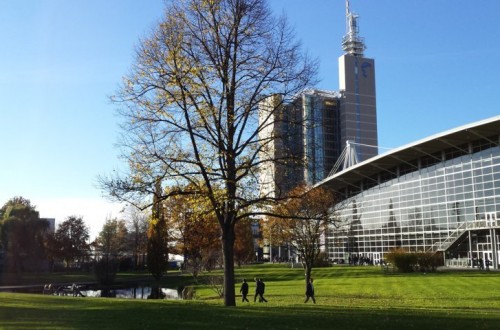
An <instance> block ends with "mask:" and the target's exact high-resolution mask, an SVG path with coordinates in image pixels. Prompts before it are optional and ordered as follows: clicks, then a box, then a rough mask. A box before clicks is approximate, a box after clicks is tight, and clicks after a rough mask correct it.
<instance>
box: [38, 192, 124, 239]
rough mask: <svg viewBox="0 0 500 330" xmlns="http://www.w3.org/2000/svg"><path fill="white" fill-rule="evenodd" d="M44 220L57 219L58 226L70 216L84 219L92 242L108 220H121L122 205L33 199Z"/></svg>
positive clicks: (59, 199) (94, 201)
mask: <svg viewBox="0 0 500 330" xmlns="http://www.w3.org/2000/svg"><path fill="white" fill-rule="evenodd" d="M31 203H32V204H33V205H35V207H36V209H37V211H39V213H40V217H42V218H55V219H56V228H57V226H58V225H59V224H60V223H62V222H63V221H64V220H66V218H67V217H69V216H73V215H75V216H78V217H80V216H81V217H82V218H83V221H84V222H85V224H86V225H87V226H88V227H89V234H90V238H91V240H94V238H95V237H96V236H97V235H98V234H99V232H100V231H101V229H102V226H103V224H104V223H105V221H106V219H108V218H115V217H117V218H120V217H121V214H120V211H121V210H122V209H123V205H122V204H118V203H111V202H109V201H106V200H104V199H101V198H95V197H89V198H35V199H31Z"/></svg>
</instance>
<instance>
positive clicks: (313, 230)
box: [263, 186, 339, 283]
mask: <svg viewBox="0 0 500 330" xmlns="http://www.w3.org/2000/svg"><path fill="white" fill-rule="evenodd" d="M338 206H339V204H337V197H336V196H335V194H334V193H332V192H331V191H328V190H326V189H323V188H320V187H317V188H311V187H307V186H299V187H297V188H295V189H293V190H292V191H291V192H290V193H289V195H288V199H287V200H286V201H284V202H283V203H280V204H277V205H276V207H275V213H276V215H277V216H274V217H268V218H267V219H266V220H265V221H264V222H263V232H264V236H265V237H272V240H273V243H275V244H290V245H291V246H292V247H294V248H295V250H296V251H297V254H298V256H299V258H300V261H301V263H302V266H303V267H304V270H305V276H306V283H308V282H309V279H310V278H311V272H312V269H313V266H314V264H315V262H316V261H317V260H318V256H319V254H320V252H321V248H322V246H323V245H324V239H322V238H324V236H325V234H326V232H327V230H328V227H329V226H330V225H335V224H336V223H337V222H338V220H339V217H338V215H337V212H336V210H337V208H338Z"/></svg>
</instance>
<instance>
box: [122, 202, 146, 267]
mask: <svg viewBox="0 0 500 330" xmlns="http://www.w3.org/2000/svg"><path fill="white" fill-rule="evenodd" d="M125 217H126V224H127V229H128V234H129V237H128V241H129V242H128V243H129V247H130V249H131V250H132V253H133V255H134V268H137V267H139V266H144V259H145V258H144V256H145V254H146V249H147V239H148V227H149V219H148V216H147V215H146V213H145V212H143V211H140V210H138V209H137V208H136V207H132V206H131V207H128V208H127V209H126V213H125Z"/></svg>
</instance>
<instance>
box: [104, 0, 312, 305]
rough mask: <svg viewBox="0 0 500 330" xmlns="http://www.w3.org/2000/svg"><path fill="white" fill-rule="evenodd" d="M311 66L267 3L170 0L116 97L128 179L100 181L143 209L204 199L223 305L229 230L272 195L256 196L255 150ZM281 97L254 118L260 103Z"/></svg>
mask: <svg viewBox="0 0 500 330" xmlns="http://www.w3.org/2000/svg"><path fill="white" fill-rule="evenodd" d="M316 67H317V64H316V61H314V60H313V61H311V60H310V59H309V58H308V57H307V56H305V55H304V54H303V53H302V52H301V48H300V44H299V43H298V42H296V41H295V36H294V33H293V31H292V30H291V29H290V28H289V26H288V24H287V21H286V19H285V18H284V17H275V16H273V15H272V14H271V12H270V9H269V7H268V5H267V2H266V1H265V0H207V1H199V0H182V1H181V0H172V1H170V2H169V3H168V5H167V8H166V11H165V16H164V18H163V20H162V21H161V22H160V23H159V24H158V26H157V28H156V29H154V31H152V33H151V35H150V36H149V37H147V38H145V39H143V40H141V42H140V44H139V46H138V48H137V56H136V60H135V64H134V66H133V67H132V70H131V72H130V73H129V74H128V75H127V76H126V77H125V78H124V81H123V85H122V86H121V88H120V90H119V93H118V95H116V96H115V97H114V98H113V100H114V101H116V102H117V103H119V104H121V107H120V113H121V115H122V116H123V118H124V119H125V122H124V126H123V130H124V134H123V140H122V146H123V147H124V149H123V156H124V157H125V159H126V161H127V162H128V164H129V170H130V171H129V172H128V173H125V174H118V175H117V176H112V177H107V178H106V177H104V178H101V183H102V187H103V188H104V190H106V191H107V192H108V193H109V195H110V196H112V197H114V198H116V199H118V200H121V201H128V202H131V203H135V204H136V205H139V206H140V207H146V206H147V205H144V204H143V203H144V197H145V196H147V195H148V194H153V193H154V186H155V182H156V180H157V179H158V178H161V179H162V182H163V183H164V184H165V185H168V186H171V187H190V189H189V191H185V190H182V189H178V190H169V192H168V193H165V194H162V195H161V196H157V197H158V198H160V199H166V198H168V197H169V196H171V195H178V194H197V195H199V196H200V195H201V196H205V198H206V199H208V200H209V202H210V205H211V208H212V210H213V212H214V213H215V215H216V218H217V221H218V223H219V225H220V227H221V232H222V250H223V255H224V293H225V295H224V304H225V305H226V306H234V305H235V304H236V301H235V289H234V260H233V245H234V241H235V231H234V227H235V224H236V223H237V222H238V220H239V219H242V218H248V217H249V216H250V215H252V214H255V212H257V211H256V210H258V209H260V210H262V209H263V208H261V207H260V206H261V205H262V204H263V203H264V204H265V203H268V202H271V200H272V197H273V196H264V197H262V196H260V195H259V192H258V187H257V185H258V180H257V178H258V175H259V169H260V168H262V165H263V164H268V163H271V162H273V161H275V159H274V158H273V157H274V155H273V154H272V153H267V154H266V153H261V152H260V151H261V150H262V149H263V148H265V146H266V145H269V144H270V143H272V141H273V139H274V137H273V136H272V135H270V136H267V137H264V135H263V134H259V133H260V132H262V131H263V130H265V129H266V128H268V127H270V126H271V125H273V124H274V122H273V121H274V120H275V119H274V118H277V117H278V116H276V117H275V116H274V112H275V111H278V109H279V108H281V106H282V102H287V101H288V100H290V99H291V98H292V96H293V95H295V94H297V93H298V92H299V91H301V90H303V89H304V88H306V87H309V86H310V85H312V84H314V83H315V81H314V79H315V75H316ZM270 95H279V96H280V98H279V99H280V102H276V103H273V105H272V108H271V109H269V106H268V109H267V111H266V113H265V116H266V118H264V120H262V118H261V120H259V104H261V103H262V102H263V100H265V99H266V98H268V97H269V96H270Z"/></svg>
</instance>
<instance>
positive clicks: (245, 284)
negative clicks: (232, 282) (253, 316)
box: [240, 279, 249, 302]
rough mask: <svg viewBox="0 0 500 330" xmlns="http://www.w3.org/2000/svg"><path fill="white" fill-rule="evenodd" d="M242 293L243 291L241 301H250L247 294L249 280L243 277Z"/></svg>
mask: <svg viewBox="0 0 500 330" xmlns="http://www.w3.org/2000/svg"><path fill="white" fill-rule="evenodd" d="M240 293H241V302H244V301H246V302H249V301H248V299H247V294H248V283H247V280H245V279H243V283H241V288H240Z"/></svg>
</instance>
